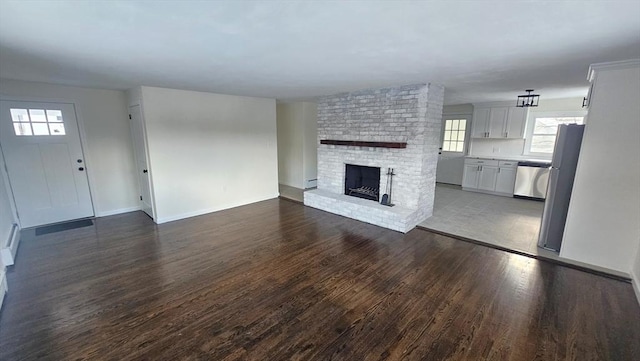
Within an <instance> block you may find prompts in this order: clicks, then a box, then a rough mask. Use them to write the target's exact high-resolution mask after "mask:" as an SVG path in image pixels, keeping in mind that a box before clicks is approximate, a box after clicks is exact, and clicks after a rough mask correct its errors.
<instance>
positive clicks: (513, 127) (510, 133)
mask: <svg viewBox="0 0 640 361" xmlns="http://www.w3.org/2000/svg"><path fill="white" fill-rule="evenodd" d="M527 114H528V109H527V108H518V107H511V108H509V115H508V116H507V119H508V120H507V122H505V128H504V132H505V138H512V139H522V138H524V130H525V125H526V124H527Z"/></svg>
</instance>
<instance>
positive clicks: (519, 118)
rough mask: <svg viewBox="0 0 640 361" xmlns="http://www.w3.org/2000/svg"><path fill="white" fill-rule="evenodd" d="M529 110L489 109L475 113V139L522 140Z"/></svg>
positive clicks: (511, 108)
mask: <svg viewBox="0 0 640 361" xmlns="http://www.w3.org/2000/svg"><path fill="white" fill-rule="evenodd" d="M527 115H528V109H527V108H518V107H489V108H476V109H475V110H474V112H473V129H472V132H471V137H473V138H492V139H522V138H523V137H524V130H525V125H526V123H527Z"/></svg>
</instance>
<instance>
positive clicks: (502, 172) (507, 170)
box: [495, 162, 518, 194]
mask: <svg viewBox="0 0 640 361" xmlns="http://www.w3.org/2000/svg"><path fill="white" fill-rule="evenodd" d="M500 163H508V164H509V165H507V166H505V165H500V166H499V167H498V174H497V176H496V187H495V191H496V192H498V193H507V194H513V188H514V186H515V184H516V167H517V165H518V163H517V162H500ZM511 164H513V165H511Z"/></svg>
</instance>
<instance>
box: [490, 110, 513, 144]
mask: <svg viewBox="0 0 640 361" xmlns="http://www.w3.org/2000/svg"><path fill="white" fill-rule="evenodd" d="M490 109H491V111H490V112H489V138H504V134H505V131H504V127H505V124H506V123H507V115H508V114H509V108H508V107H498V108H490Z"/></svg>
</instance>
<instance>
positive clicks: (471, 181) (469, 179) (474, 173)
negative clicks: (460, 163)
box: [462, 164, 480, 188]
mask: <svg viewBox="0 0 640 361" xmlns="http://www.w3.org/2000/svg"><path fill="white" fill-rule="evenodd" d="M479 176H480V167H479V166H478V165H475V164H465V165H464V173H463V175H462V188H478V178H479Z"/></svg>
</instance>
